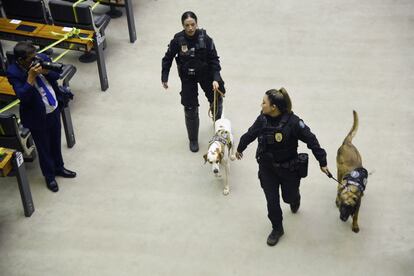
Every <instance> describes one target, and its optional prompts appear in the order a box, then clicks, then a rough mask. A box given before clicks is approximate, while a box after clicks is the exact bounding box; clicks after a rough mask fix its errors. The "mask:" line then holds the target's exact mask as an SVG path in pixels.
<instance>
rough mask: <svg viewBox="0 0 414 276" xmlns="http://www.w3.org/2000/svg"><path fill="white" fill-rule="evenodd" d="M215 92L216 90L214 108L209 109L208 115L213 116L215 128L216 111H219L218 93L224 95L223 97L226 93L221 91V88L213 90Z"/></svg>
mask: <svg viewBox="0 0 414 276" xmlns="http://www.w3.org/2000/svg"><path fill="white" fill-rule="evenodd" d="M213 92H214V100H213V110H211V109H210V110H209V111H208V113H209V114H208V116H209V117H210V118H213V129H214V123H215V122H216V112H217V104H218V96H217V94H220V96H221V97H222V98H224V93H223V92H221V91H220V90H219V89H217V90H213ZM210 112H212V113H213V114H212V116H210Z"/></svg>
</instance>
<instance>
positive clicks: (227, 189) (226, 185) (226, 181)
mask: <svg viewBox="0 0 414 276" xmlns="http://www.w3.org/2000/svg"><path fill="white" fill-rule="evenodd" d="M225 163H226V164H224V170H225V171H226V178H225V179H224V189H223V194H224V195H228V194H229V193H230V185H229V161H228V160H226V161H225Z"/></svg>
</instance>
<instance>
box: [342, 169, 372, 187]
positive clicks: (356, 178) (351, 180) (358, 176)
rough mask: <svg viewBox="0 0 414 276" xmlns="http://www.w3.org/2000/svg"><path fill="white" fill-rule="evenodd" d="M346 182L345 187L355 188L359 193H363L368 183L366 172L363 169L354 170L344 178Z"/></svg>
mask: <svg viewBox="0 0 414 276" xmlns="http://www.w3.org/2000/svg"><path fill="white" fill-rule="evenodd" d="M344 179H345V180H346V184H345V186H348V185H354V186H357V187H358V189H359V190H360V191H361V192H364V190H365V188H366V187H367V182H368V171H367V170H366V169H364V168H356V169H354V170H353V171H351V172H350V173H349V174H347V175H345V176H344Z"/></svg>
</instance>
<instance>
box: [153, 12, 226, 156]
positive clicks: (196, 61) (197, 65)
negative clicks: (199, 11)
mask: <svg viewBox="0 0 414 276" xmlns="http://www.w3.org/2000/svg"><path fill="white" fill-rule="evenodd" d="M181 23H182V25H183V28H184V30H183V31H181V32H179V33H177V34H175V35H174V38H173V39H172V40H171V42H170V44H169V45H168V50H167V52H166V53H165V56H164V57H163V59H162V74H161V82H162V85H163V87H164V88H165V89H167V88H168V75H169V72H170V68H171V64H172V61H173V59H174V57H175V60H176V63H177V67H178V74H179V76H180V79H181V93H180V94H181V104H182V105H183V106H184V113H185V124H186V127H187V133H188V139H189V140H190V150H191V151H192V152H197V151H198V128H199V116H198V106H199V103H198V85H197V84H198V83H199V84H200V86H201V88H202V89H203V91H204V93H205V95H206V97H207V99H208V101H209V103H210V110H211V111H212V113H213V110H216V114H215V116H214V114H213V116H214V117H215V118H216V119H220V117H221V113H222V109H223V107H222V105H223V99H222V97H221V96H220V95H218V100H217V106H216V107H215V108H214V107H213V102H214V94H213V93H214V92H213V91H216V90H219V91H221V92H223V93H225V92H226V91H225V89H224V82H223V80H222V78H221V76H220V70H221V67H220V61H219V57H218V56H217V51H216V48H215V46H214V42H213V40H212V39H211V38H210V37H209V36H208V35H207V33H206V31H205V30H203V29H198V27H197V16H196V15H195V14H194V13H193V12H191V11H187V12H185V13H184V14H183V15H182V17H181Z"/></svg>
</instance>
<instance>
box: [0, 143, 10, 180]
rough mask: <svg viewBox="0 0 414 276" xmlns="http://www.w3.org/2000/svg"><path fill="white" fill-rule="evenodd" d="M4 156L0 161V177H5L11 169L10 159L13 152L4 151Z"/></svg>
mask: <svg viewBox="0 0 414 276" xmlns="http://www.w3.org/2000/svg"><path fill="white" fill-rule="evenodd" d="M4 153H5V154H6V156H5V157H4V158H3V160H2V161H0V176H7V175H8V174H9V172H10V171H11V170H12V168H13V164H12V158H13V150H10V149H4Z"/></svg>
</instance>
